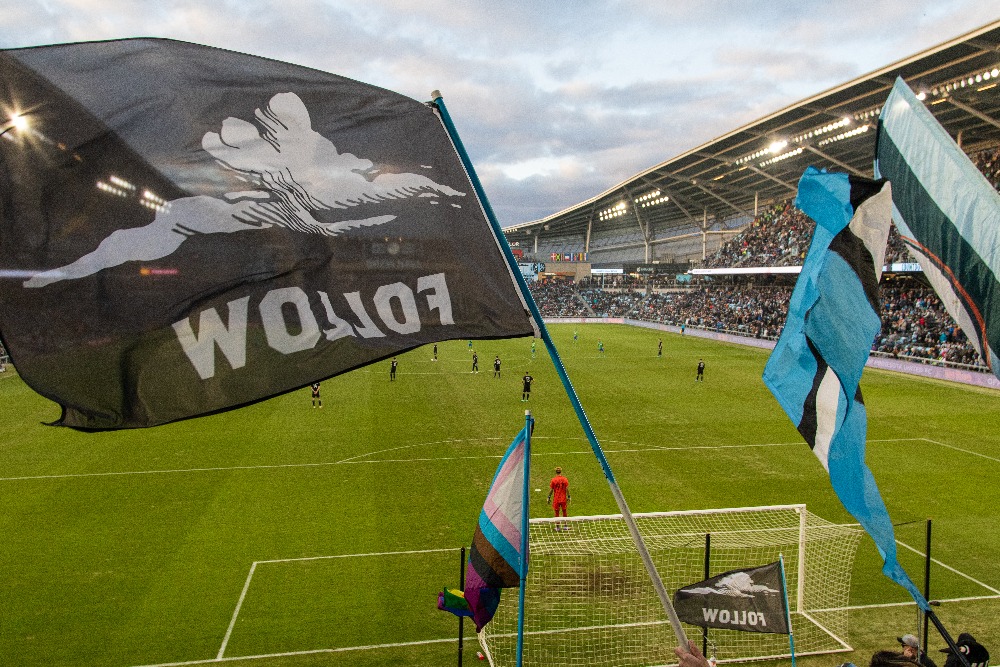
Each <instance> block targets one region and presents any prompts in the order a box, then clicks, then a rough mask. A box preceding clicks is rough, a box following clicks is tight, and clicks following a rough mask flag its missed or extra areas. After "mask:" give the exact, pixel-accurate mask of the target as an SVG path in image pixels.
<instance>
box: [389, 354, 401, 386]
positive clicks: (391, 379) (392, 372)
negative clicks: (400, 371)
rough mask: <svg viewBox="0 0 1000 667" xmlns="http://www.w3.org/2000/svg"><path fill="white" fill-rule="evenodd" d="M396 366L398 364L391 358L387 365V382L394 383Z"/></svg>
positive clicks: (394, 358)
mask: <svg viewBox="0 0 1000 667" xmlns="http://www.w3.org/2000/svg"><path fill="white" fill-rule="evenodd" d="M398 365H399V362H398V361H396V357H393V358H392V362H391V363H390V364H389V382H395V381H396V366H398Z"/></svg>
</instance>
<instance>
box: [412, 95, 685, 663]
mask: <svg viewBox="0 0 1000 667" xmlns="http://www.w3.org/2000/svg"><path fill="white" fill-rule="evenodd" d="M431 99H432V102H431V104H432V106H433V107H434V108H435V109H437V111H438V114H439V115H440V117H441V122H442V123H443V125H444V128H445V130H446V131H447V132H448V135H449V136H450V137H451V143H452V145H453V146H454V147H455V151H456V152H457V153H458V156H459V158H461V160H462V164H463V165H464V166H465V171H466V173H467V174H468V176H469V181H470V182H471V183H472V187H473V189H475V191H476V196H478V197H479V202H480V204H482V207H483V212H484V213H485V214H486V219H487V220H488V221H489V223H490V227H491V228H492V229H493V235H494V236H495V237H496V240H497V243H498V244H499V245H500V248H501V250H502V251H503V254H504V257H505V258H506V260H507V266H508V268H509V269H510V272H511V276H512V277H513V278H514V281H515V283H516V284H517V287H518V289H519V290H520V291H521V296H522V298H523V299H524V302H525V305H526V306H527V307H528V310H529V312H530V313H531V316H532V318H533V319H534V320H535V324H536V326H537V327H538V334H539V336H540V337H541V339H542V342H544V343H545V349H546V350H548V353H549V358H551V359H552V364H553V365H554V366H555V369H556V373H557V374H558V375H559V380H560V381H561V382H562V385H563V388H564V389H565V390H566V395H567V396H568V397H569V400H570V403H572V405H573V410H574V411H575V412H576V416H577V419H578V420H579V421H580V426H582V427H583V432H584V433H585V434H586V436H587V441H588V442H590V448H591V449H592V450H593V452H594V455H595V456H596V457H597V460H598V462H599V463H600V464H601V468H602V469H603V470H604V477H605V478H606V479H607V480H608V485H609V486H610V487H611V495H612V496H614V498H615V503H617V505H618V511H619V512H621V514H622V518H623V519H624V520H625V525H626V526H627V527H628V530H629V533H630V534H631V536H632V542H633V543H634V544H635V547H636V550H637V551H638V552H639V557H640V558H641V559H642V563H643V565H644V566H645V567H646V572H647V573H648V574H649V578H650V580H652V582H653V588H654V589H655V590H656V595H657V597H658V598H659V599H660V604H661V605H662V606H663V610H664V612H666V614H667V618H668V619H670V625H671V627H672V628H673V630H674V635H675V636H676V637H677V643H678V645H679V646H680V647H681V648H682V649H683V650H685V651H687V650H688V640H687V636H686V635H685V634H684V627H683V626H682V625H681V621H680V618H678V617H677V612H676V611H674V606H673V604H671V602H670V596H669V595H667V590H666V588H664V586H663V580H661V579H660V575H659V573H658V572H657V571H656V565H655V564H654V563H653V559H652V557H651V556H650V555H649V550H648V549H647V548H646V543H645V541H644V540H643V539H642V535H641V534H640V533H639V528H638V526H636V524H635V518H634V517H633V516H632V511H631V510H629V508H628V503H626V502H625V496H624V495H622V491H621V489H620V488H619V486H618V482H617V481H616V480H615V476H614V473H612V472H611V466H610V465H609V464H608V460H607V458H606V457H605V456H604V451H603V450H602V449H601V444H600V443H599V442H598V441H597V435H596V434H595V433H594V429H593V428H591V426H590V420H589V419H587V414H586V413H585V412H584V411H583V405H581V404H580V398H579V397H578V396H577V395H576V390H575V389H574V388H573V383H572V382H570V379H569V375H567V374H566V368H565V367H564V366H563V363H562V359H561V358H560V357H559V352H558V351H557V350H556V346H555V344H554V343H553V342H552V338H551V337H550V336H549V331H548V329H547V328H546V327H545V322H544V321H543V320H542V314H541V313H540V312H539V310H538V305H537V304H536V303H535V300H534V298H532V296H531V292H530V291H529V290H528V283H527V282H525V280H524V276H522V275H521V270H520V269H519V268H518V267H517V259H516V258H515V257H514V253H513V252H511V250H510V246H509V245H508V244H507V239H506V237H505V236H504V235H503V230H502V229H500V223H499V222H497V218H496V215H495V214H494V213H493V207H492V206H490V202H489V199H487V198H486V192H485V191H484V190H483V186H482V184H481V183H480V182H479V177H478V176H477V175H476V170H475V168H473V166H472V160H470V159H469V154H468V153H466V151H465V146H464V145H463V144H462V140H461V138H459V136H458V131H457V130H456V129H455V125H454V123H452V121H451V116H450V115H448V109H447V108H446V107H445V105H444V100H443V99H441V93H440V92H438V91H436V90H435V91H434V92H432V93H431Z"/></svg>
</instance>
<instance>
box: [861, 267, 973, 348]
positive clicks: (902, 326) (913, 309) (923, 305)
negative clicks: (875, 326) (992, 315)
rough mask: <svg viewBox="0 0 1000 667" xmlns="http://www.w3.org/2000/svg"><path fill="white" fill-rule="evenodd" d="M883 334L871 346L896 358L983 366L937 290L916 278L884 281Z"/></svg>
mask: <svg viewBox="0 0 1000 667" xmlns="http://www.w3.org/2000/svg"><path fill="white" fill-rule="evenodd" d="M879 292H880V295H881V298H882V334H881V336H880V337H879V339H878V340H877V341H876V342H875V345H874V346H873V348H872V349H874V350H875V351H878V352H885V353H889V354H892V355H893V356H895V357H904V358H905V357H916V358H919V359H931V360H935V361H948V362H951V363H954V364H966V365H977V366H981V365H983V362H982V360H981V359H980V357H979V354H978V353H977V352H976V349H975V348H974V347H973V346H972V343H970V342H969V339H968V338H967V337H966V335H965V332H963V331H962V330H961V329H960V328H959V327H958V326H957V325H956V324H955V321H954V320H952V318H951V316H950V315H948V313H947V312H946V311H945V309H944V306H943V305H942V303H941V299H939V298H938V296H937V294H935V293H934V290H932V289H930V288H929V287H923V286H920V285H919V284H918V283H916V282H915V281H913V280H906V281H898V283H897V282H894V283H891V284H882V285H881V286H880V287H879Z"/></svg>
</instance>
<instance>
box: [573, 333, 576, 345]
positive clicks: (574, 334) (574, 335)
mask: <svg viewBox="0 0 1000 667" xmlns="http://www.w3.org/2000/svg"><path fill="white" fill-rule="evenodd" d="M576 338H577V336H576V331H574V332H573V342H574V343H575V342H576Z"/></svg>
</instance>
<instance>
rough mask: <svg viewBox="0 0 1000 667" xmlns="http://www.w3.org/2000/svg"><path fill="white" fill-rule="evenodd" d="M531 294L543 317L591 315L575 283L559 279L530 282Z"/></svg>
mask: <svg viewBox="0 0 1000 667" xmlns="http://www.w3.org/2000/svg"><path fill="white" fill-rule="evenodd" d="M528 289H529V290H530V291H531V296H532V297H533V298H534V299H535V303H537V304H538V308H539V310H540V311H541V313H542V317H586V316H588V315H591V312H590V311H589V310H587V306H586V305H585V304H584V302H583V299H581V298H580V295H579V293H578V292H577V291H576V289H575V288H574V287H573V283H567V282H562V281H557V280H547V281H535V282H530V283H528Z"/></svg>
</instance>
